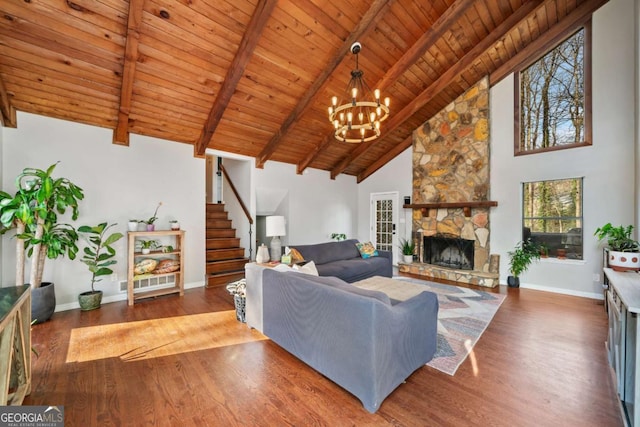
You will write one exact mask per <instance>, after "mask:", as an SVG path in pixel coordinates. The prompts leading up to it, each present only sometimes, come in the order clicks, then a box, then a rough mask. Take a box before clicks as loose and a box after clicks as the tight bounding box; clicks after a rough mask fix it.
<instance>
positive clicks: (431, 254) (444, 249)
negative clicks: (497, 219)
mask: <svg viewBox="0 0 640 427" xmlns="http://www.w3.org/2000/svg"><path fill="white" fill-rule="evenodd" d="M474 243H475V242H474V241H473V240H467V239H461V238H459V237H457V236H447V235H435V236H425V237H424V260H423V261H424V262H425V263H426V264H432V265H439V266H441V267H449V268H456V269H459V270H473V256H474Z"/></svg>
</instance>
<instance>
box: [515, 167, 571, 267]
mask: <svg viewBox="0 0 640 427" xmlns="http://www.w3.org/2000/svg"><path fill="white" fill-rule="evenodd" d="M582 181H583V179H582V178H570V179H558V180H552V181H535V182H525V183H523V184H522V201H523V203H522V213H523V216H522V225H523V227H522V229H523V236H522V239H523V240H527V239H531V241H532V242H533V243H536V244H537V245H539V246H540V247H541V248H543V249H545V252H546V254H548V256H549V257H556V258H568V259H582V253H583V251H582V228H583V227H582Z"/></svg>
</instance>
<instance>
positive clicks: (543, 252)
mask: <svg viewBox="0 0 640 427" xmlns="http://www.w3.org/2000/svg"><path fill="white" fill-rule="evenodd" d="M538 247H539V248H540V258H549V247H548V246H547V245H546V244H544V243H540V245H538Z"/></svg>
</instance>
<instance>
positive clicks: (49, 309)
mask: <svg viewBox="0 0 640 427" xmlns="http://www.w3.org/2000/svg"><path fill="white" fill-rule="evenodd" d="M55 310H56V292H55V287H54V286H53V283H51V282H42V283H41V284H40V287H39V288H32V289H31V320H32V321H34V320H35V323H43V322H46V321H47V320H49V319H50V318H51V316H52V315H53V312H54V311H55Z"/></svg>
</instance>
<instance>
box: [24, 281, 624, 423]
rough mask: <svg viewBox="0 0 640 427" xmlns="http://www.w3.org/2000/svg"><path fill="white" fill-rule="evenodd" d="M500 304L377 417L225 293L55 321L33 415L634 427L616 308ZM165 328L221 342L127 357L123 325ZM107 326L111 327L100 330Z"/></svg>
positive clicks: (521, 300)
mask: <svg viewBox="0 0 640 427" xmlns="http://www.w3.org/2000/svg"><path fill="white" fill-rule="evenodd" d="M500 292H506V293H507V294H508V297H507V299H506V301H505V302H504V304H503V305H502V307H501V308H500V309H499V311H498V313H497V314H496V316H495V317H494V319H493V321H492V322H491V324H490V325H489V327H488V329H487V330H486V331H485V333H484V334H483V336H482V337H481V338H480V340H479V342H478V343H477V345H476V346H475V348H474V350H473V353H472V357H470V358H467V360H466V361H465V362H464V363H463V364H462V365H461V366H460V368H459V369H458V371H457V373H456V374H455V376H453V377H451V376H449V375H446V374H443V373H441V372H439V371H437V370H434V369H432V368H430V367H426V366H425V367H423V368H420V369H419V370H418V371H416V372H415V373H414V374H413V375H412V376H411V377H409V379H408V380H407V382H406V384H402V385H401V386H400V387H398V388H397V389H396V390H395V391H394V392H393V393H392V394H391V395H390V396H389V397H388V398H387V399H386V400H385V401H384V402H383V404H382V406H381V407H380V409H379V411H378V412H377V413H376V414H369V413H368V412H366V411H365V410H364V409H363V407H362V405H361V404H360V402H359V401H358V400H357V399H356V398H355V397H353V396H352V395H351V394H349V393H348V392H346V391H344V390H343V389H341V388H340V387H338V386H337V385H335V384H334V383H332V382H331V381H330V380H328V379H326V378H324V377H323V376H322V375H320V374H318V373H317V372H315V371H313V370H312V369H311V368H309V367H307V366H306V365H304V364H303V363H301V362H300V361H298V360H297V359H296V358H294V357H293V356H291V355H289V354H288V353H287V352H285V351H284V350H282V349H281V348H280V347H278V346H277V345H275V344H274V343H272V342H271V341H269V340H267V339H264V337H262V336H261V335H260V334H259V333H257V332H256V331H249V330H248V329H247V328H246V326H245V325H244V324H241V323H239V322H237V321H236V320H235V317H234V312H233V311H232V310H233V302H232V298H231V297H230V296H229V295H228V294H227V292H226V290H225V289H224V288H222V287H219V288H209V289H202V288H201V289H194V290H190V291H187V292H186V294H185V296H184V297H182V298H180V297H176V296H168V297H163V298H158V299H155V300H148V301H143V302H140V303H136V305H135V306H134V307H128V306H127V304H126V302H118V303H112V304H106V305H103V306H102V308H101V309H100V310H96V311H93V312H86V313H82V312H80V311H76V310H73V311H67V312H60V313H55V314H54V316H53V317H52V320H51V321H49V322H46V323H44V324H41V325H35V326H34V327H33V332H32V333H33V343H34V347H35V348H36V349H37V351H38V352H39V354H40V355H39V357H37V358H34V361H33V389H32V393H31V395H30V396H28V397H27V398H26V400H25V402H24V404H25V405H64V410H65V426H66V427H70V426H83V427H84V426H143V425H147V426H150V425H153V426H184V427H187V426H235V425H242V426H272V425H276V426H283V425H292V426H307V425H316V426H324V425H327V426H346V425H354V426H366V425H372V426H473V425H477V426H489V425H492V426H598V427H603V426H622V425H623V422H622V418H621V416H620V412H619V408H618V404H617V401H616V399H615V394H614V392H613V385H612V380H611V377H610V373H609V369H608V366H607V362H606V353H605V347H604V341H605V338H606V332H607V326H606V317H605V313H604V309H603V306H602V305H601V304H598V303H597V302H596V301H593V300H588V299H583V298H576V297H568V296H562V295H557V294H550V293H545V292H539V291H532V290H527V289H507V288H504V287H502V288H501V289H500ZM225 311H226V312H225ZM210 312H220V313H219V314H216V315H209V316H207V317H206V319H207V320H206V322H205V321H204V320H203V319H204V317H203V316H198V314H203V313H210ZM214 318H215V319H217V320H211V319H214ZM153 319H163V320H162V322H163V323H154V325H158V324H162V325H164V326H162V327H163V328H165V329H167V330H168V333H169V334H170V333H173V330H172V329H173V327H172V326H171V325H172V324H176V325H180V326H179V328H180V330H181V331H182V332H181V333H184V331H185V330H187V331H188V330H191V331H198V330H201V329H203V328H205V327H206V328H207V329H205V330H207V331H208V329H209V328H210V329H211V330H210V337H211V338H210V339H204V340H200V341H202V342H198V343H196V344H189V346H193V348H189V349H186V348H183V349H181V350H180V351H177V350H175V348H174V350H172V351H169V347H171V346H170V345H169V344H168V343H164V342H158V343H157V344H158V345H157V348H156V349H154V351H144V352H140V351H139V349H138V348H135V346H131V344H129V345H130V346H131V347H132V348H130V349H129V350H128V351H126V352H124V353H123V352H122V349H121V348H120V346H121V341H122V340H124V339H125V338H126V334H128V333H131V332H130V330H129V328H130V327H131V325H130V324H129V325H128V326H126V327H125V326H123V325H121V326H122V331H121V335H118V333H114V331H118V330H119V329H120V328H119V327H118V324H123V323H124V322H135V321H149V320H153ZM212 321H213V322H214V324H213V325H212V324H211V322H212ZM98 325H110V326H105V327H104V328H95V329H90V328H92V327H96V326H98ZM135 325H142V326H143V327H147V326H146V325H151V323H139V324H138V323H137V324H135ZM167 325H169V326H167ZM149 327H151V326H149ZM80 328H84V329H80ZM87 328H89V329H87ZM176 328H178V326H176ZM185 328H186V329H185ZM189 328H190V329H189ZM91 331H100V334H105V333H108V334H109V335H104V336H97V337H96V336H94V337H92V335H91V334H90V333H89V332H91ZM105 331H106V332H105ZM100 334H99V335H100ZM205 336H206V335H205ZM78 337H82V339H79V338H78ZM234 337H236V338H237V337H241V339H240V342H238V340H237V339H236V340H234ZM105 340H106V341H107V342H111V345H109V344H105ZM176 341H178V340H176ZM84 345H86V346H84ZM155 350H157V351H158V352H155ZM161 350H162V351H163V352H160V351H161ZM137 351H138V353H136V352H137ZM472 358H474V359H475V362H476V365H477V372H474V369H473V366H472V363H471V359H472Z"/></svg>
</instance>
